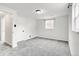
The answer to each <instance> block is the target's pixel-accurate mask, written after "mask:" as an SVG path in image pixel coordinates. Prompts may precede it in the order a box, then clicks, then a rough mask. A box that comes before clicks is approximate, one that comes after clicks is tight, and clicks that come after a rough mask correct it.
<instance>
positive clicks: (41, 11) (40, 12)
mask: <svg viewBox="0 0 79 59" xmlns="http://www.w3.org/2000/svg"><path fill="white" fill-rule="evenodd" d="M35 12H36V13H37V14H42V13H43V10H39V9H37V10H35Z"/></svg>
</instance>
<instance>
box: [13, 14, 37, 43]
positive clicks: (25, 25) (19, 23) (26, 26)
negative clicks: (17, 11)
mask: <svg viewBox="0 0 79 59" xmlns="http://www.w3.org/2000/svg"><path fill="white" fill-rule="evenodd" d="M13 24H16V27H14V28H13V41H14V42H18V41H22V40H27V39H30V38H33V37H35V36H36V20H34V19H30V18H24V17H20V16H17V15H16V16H15V17H14V20H13ZM13 26H14V25H13ZM23 31H24V32H23ZM30 35H31V37H29V36H30Z"/></svg>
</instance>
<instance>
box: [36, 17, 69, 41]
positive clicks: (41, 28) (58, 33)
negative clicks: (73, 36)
mask: <svg viewBox="0 0 79 59" xmlns="http://www.w3.org/2000/svg"><path fill="white" fill-rule="evenodd" d="M54 26H55V27H54V29H53V30H47V29H45V21H44V20H38V26H37V28H38V31H37V32H38V36H40V37H45V38H50V39H57V40H63V41H68V16H62V17H57V18H56V20H55V25H54Z"/></svg>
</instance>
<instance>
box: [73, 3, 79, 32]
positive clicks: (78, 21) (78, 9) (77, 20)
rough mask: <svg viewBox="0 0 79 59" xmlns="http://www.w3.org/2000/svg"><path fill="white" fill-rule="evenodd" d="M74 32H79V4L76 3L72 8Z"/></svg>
mask: <svg viewBox="0 0 79 59" xmlns="http://www.w3.org/2000/svg"><path fill="white" fill-rule="evenodd" d="M72 31H76V32H79V4H78V3H74V4H73V6H72Z"/></svg>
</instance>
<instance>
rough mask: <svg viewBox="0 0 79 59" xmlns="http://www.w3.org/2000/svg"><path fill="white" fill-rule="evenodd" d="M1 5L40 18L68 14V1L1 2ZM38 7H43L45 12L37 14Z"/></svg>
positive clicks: (26, 15)
mask: <svg viewBox="0 0 79 59" xmlns="http://www.w3.org/2000/svg"><path fill="white" fill-rule="evenodd" d="M0 5H2V6H5V7H8V8H11V9H14V10H15V11H16V12H17V13H18V15H20V16H24V17H28V18H34V19H40V18H50V17H53V16H61V15H66V14H68V8H67V6H68V4H67V3H2V4H1V3H0ZM36 9H43V10H44V13H43V14H36V13H35V12H34V11H35V10H36Z"/></svg>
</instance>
